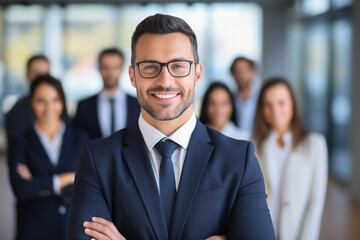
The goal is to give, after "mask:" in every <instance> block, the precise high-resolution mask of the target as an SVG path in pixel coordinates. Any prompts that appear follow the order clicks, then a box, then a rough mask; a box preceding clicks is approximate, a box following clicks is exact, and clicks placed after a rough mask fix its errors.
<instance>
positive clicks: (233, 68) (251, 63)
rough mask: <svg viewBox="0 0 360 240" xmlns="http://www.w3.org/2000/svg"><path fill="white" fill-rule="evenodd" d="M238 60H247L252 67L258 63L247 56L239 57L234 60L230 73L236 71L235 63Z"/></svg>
mask: <svg viewBox="0 0 360 240" xmlns="http://www.w3.org/2000/svg"><path fill="white" fill-rule="evenodd" d="M237 61H246V62H248V63H249V65H250V67H251V69H253V70H254V69H255V67H256V64H255V62H254V61H253V60H251V59H249V58H246V57H237V58H235V59H234V61H233V62H232V63H231V66H230V73H231V74H233V73H234V71H235V64H236V62H237Z"/></svg>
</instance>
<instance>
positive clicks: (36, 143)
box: [29, 130, 55, 173]
mask: <svg viewBox="0 0 360 240" xmlns="http://www.w3.org/2000/svg"><path fill="white" fill-rule="evenodd" d="M29 144H30V145H31V146H32V147H31V149H32V152H33V153H34V154H35V156H39V157H36V158H35V160H37V161H41V163H40V164H39V166H44V165H45V166H44V167H46V168H47V169H49V170H50V169H51V170H50V172H51V173H53V172H54V170H55V168H54V166H53V165H52V163H51V161H50V158H49V156H48V155H47V153H46V151H45V148H44V147H43V145H42V144H41V142H40V139H39V137H38V135H37V134H36V132H35V130H31V132H30V134H29Z"/></svg>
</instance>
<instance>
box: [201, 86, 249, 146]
mask: <svg viewBox="0 0 360 240" xmlns="http://www.w3.org/2000/svg"><path fill="white" fill-rule="evenodd" d="M235 109H236V108H235V100H234V97H233V95H232V94H231V92H230V90H229V88H228V87H227V86H226V85H225V84H223V83H221V82H213V83H211V84H210V86H209V87H208V89H207V91H206V93H205V95H204V97H203V100H202V106H201V113H200V118H199V119H200V121H201V122H202V123H203V124H205V125H207V126H209V127H211V128H213V129H215V130H217V131H220V132H222V133H223V134H225V135H227V136H229V137H232V138H235V139H242V140H249V138H250V133H247V132H246V131H243V130H241V129H240V128H238V127H237V118H236V112H235Z"/></svg>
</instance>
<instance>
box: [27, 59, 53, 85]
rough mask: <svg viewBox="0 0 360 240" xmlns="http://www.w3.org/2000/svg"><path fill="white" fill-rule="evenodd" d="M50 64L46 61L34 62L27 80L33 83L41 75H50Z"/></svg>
mask: <svg viewBox="0 0 360 240" xmlns="http://www.w3.org/2000/svg"><path fill="white" fill-rule="evenodd" d="M49 72H50V64H49V62H48V61H46V60H44V59H36V60H33V61H32V62H31V64H30V66H29V69H28V71H27V73H26V78H27V80H28V81H29V82H30V83H31V82H32V81H33V80H34V79H35V78H37V77H38V76H41V75H45V74H49Z"/></svg>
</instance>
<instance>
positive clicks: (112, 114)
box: [109, 98, 115, 134]
mask: <svg viewBox="0 0 360 240" xmlns="http://www.w3.org/2000/svg"><path fill="white" fill-rule="evenodd" d="M109 102H110V109H111V115H110V119H111V125H110V128H111V129H110V131H111V134H112V133H114V132H115V100H114V99H113V98H109Z"/></svg>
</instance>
